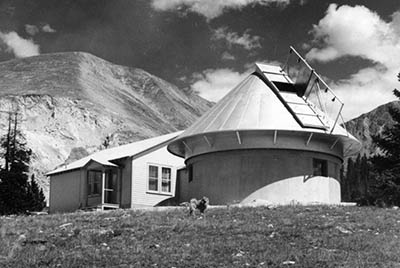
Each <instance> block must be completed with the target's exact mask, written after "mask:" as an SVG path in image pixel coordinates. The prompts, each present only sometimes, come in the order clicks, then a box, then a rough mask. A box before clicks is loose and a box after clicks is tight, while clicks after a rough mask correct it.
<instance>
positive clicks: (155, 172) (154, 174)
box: [149, 166, 158, 178]
mask: <svg viewBox="0 0 400 268" xmlns="http://www.w3.org/2000/svg"><path fill="white" fill-rule="evenodd" d="M149 177H152V178H158V167H156V166H149Z"/></svg>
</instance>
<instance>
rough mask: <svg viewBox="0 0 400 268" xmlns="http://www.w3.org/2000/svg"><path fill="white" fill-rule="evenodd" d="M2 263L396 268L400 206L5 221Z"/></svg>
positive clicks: (118, 213)
mask: <svg viewBox="0 0 400 268" xmlns="http://www.w3.org/2000/svg"><path fill="white" fill-rule="evenodd" d="M0 267H400V210H396V209H384V208H375V207H335V206H332V207H331V206H308V207H302V206H284V207H277V208H274V209H268V208H266V207H242V208H239V207H226V208H225V207H223V208H213V209H209V210H208V211H207V213H206V217H199V216H196V217H189V216H188V213H187V210H186V209H185V208H176V209H169V210H162V211H146V210H114V211H105V212H76V213H69V214H51V215H40V216H3V217H0Z"/></svg>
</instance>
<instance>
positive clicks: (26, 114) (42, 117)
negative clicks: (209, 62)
mask: <svg viewBox="0 0 400 268" xmlns="http://www.w3.org/2000/svg"><path fill="white" fill-rule="evenodd" d="M210 107H211V103H210V102H208V101H206V100H204V99H202V98H201V97H199V96H198V95H197V94H196V93H194V92H192V91H188V90H186V91H184V90H180V89H178V88H177V87H176V86H174V85H172V84H170V83H168V82H166V81H164V80H162V79H160V78H158V77H156V76H154V75H152V74H150V73H148V72H146V71H144V70H141V69H138V68H131V67H126V66H120V65H116V64H113V63H110V62H108V61H105V60H103V59H101V58H98V57H96V56H94V55H91V54H88V53H83V52H66V53H55V54H42V55H39V56H35V57H29V58H23V59H15V60H11V61H6V62H1V63H0V111H2V112H0V129H1V130H2V131H3V133H1V132H0V135H4V133H5V131H6V129H7V119H8V114H7V113H6V112H8V111H10V110H18V113H19V117H18V122H19V125H20V127H21V130H22V132H23V133H24V134H25V136H26V139H27V143H28V147H30V148H31V149H32V150H33V159H32V163H31V166H32V172H34V173H35V174H36V175H37V176H36V177H38V178H39V181H40V184H41V186H44V188H45V192H46V194H48V181H47V180H46V178H45V177H44V176H43V174H44V173H45V172H47V171H49V170H52V169H54V168H55V167H56V166H58V165H60V164H63V163H64V162H65V161H67V162H70V161H73V160H76V159H78V158H80V157H82V156H85V155H87V154H88V153H92V152H94V151H97V150H99V149H102V148H104V147H109V146H116V145H120V144H125V143H129V142H133V141H136V140H140V139H144V138H148V137H153V136H158V135H161V134H166V133H170V132H173V131H177V130H182V129H185V128H186V127H188V126H189V125H190V124H191V123H193V122H194V121H195V120H196V119H197V118H198V117H199V116H200V115H202V114H203V113H204V112H205V111H207V110H208V109H209V108H210Z"/></svg>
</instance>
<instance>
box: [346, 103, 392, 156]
mask: <svg viewBox="0 0 400 268" xmlns="http://www.w3.org/2000/svg"><path fill="white" fill-rule="evenodd" d="M390 108H400V102H398V101H394V102H390V103H387V104H384V105H381V106H379V107H377V108H376V109H374V110H372V111H370V112H368V113H365V114H362V115H360V116H359V117H357V118H354V119H352V120H350V121H348V122H346V124H345V125H346V128H347V130H348V131H349V132H350V133H351V134H353V135H354V136H355V137H356V138H357V139H358V140H359V141H361V143H362V149H361V152H360V153H361V154H365V155H367V156H370V155H373V154H375V153H377V152H378V149H377V148H376V146H375V145H374V144H372V136H375V135H379V134H380V133H381V132H382V130H383V129H384V128H385V127H386V126H389V127H390V126H392V125H393V122H394V121H393V119H392V117H391V116H390V114H389V109H390Z"/></svg>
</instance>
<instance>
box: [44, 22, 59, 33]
mask: <svg viewBox="0 0 400 268" xmlns="http://www.w3.org/2000/svg"><path fill="white" fill-rule="evenodd" d="M42 31H43V32H45V33H55V32H56V30H54V29H53V28H51V26H50V25H49V24H45V25H43V27H42Z"/></svg>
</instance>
